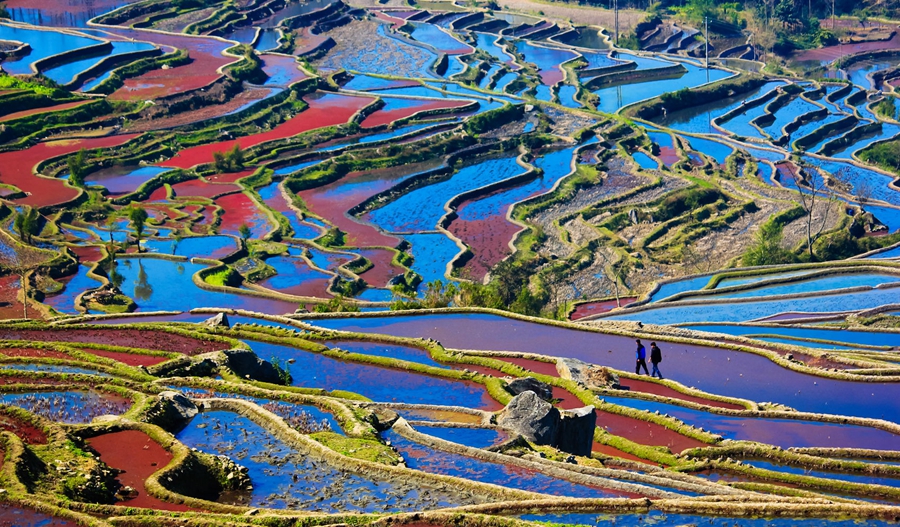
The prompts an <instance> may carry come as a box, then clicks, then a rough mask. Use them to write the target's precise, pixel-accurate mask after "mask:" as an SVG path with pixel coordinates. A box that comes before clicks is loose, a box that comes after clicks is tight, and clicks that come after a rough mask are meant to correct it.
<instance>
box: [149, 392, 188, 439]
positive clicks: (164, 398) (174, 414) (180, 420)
mask: <svg viewBox="0 0 900 527" xmlns="http://www.w3.org/2000/svg"><path fill="white" fill-rule="evenodd" d="M199 412H200V410H199V409H198V408H197V405H195V404H194V403H193V402H192V401H191V400H190V399H188V398H187V397H185V395H184V394H183V393H181V392H176V391H166V392H162V393H160V394H159V395H157V400H156V402H155V403H154V404H153V405H152V406H151V407H150V409H149V410H147V414H146V421H147V422H149V423H152V424H155V425H157V426H160V427H162V428H165V429H166V430H168V431H170V432H176V431H178V430H181V429H182V428H184V427H185V426H187V424H188V423H189V422H191V419H193V418H194V417H195V416H196V415H197V414H198V413H199Z"/></svg>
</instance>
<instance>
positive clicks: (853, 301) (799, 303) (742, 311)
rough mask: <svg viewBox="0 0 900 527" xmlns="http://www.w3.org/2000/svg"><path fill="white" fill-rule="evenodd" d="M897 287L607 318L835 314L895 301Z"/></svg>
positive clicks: (665, 320)
mask: <svg viewBox="0 0 900 527" xmlns="http://www.w3.org/2000/svg"><path fill="white" fill-rule="evenodd" d="M898 295H900V289H897V288H889V289H873V290H871V291H862V292H859V293H850V294H831V295H828V294H824V295H819V296H814V297H806V298H793V299H788V300H758V301H751V302H735V303H733V304H719V305H716V306H715V309H710V307H709V306H702V305H701V306H681V307H662V306H661V307H657V308H653V309H649V310H647V311H641V312H639V313H629V314H623V315H614V316H611V317H609V318H610V319H611V320H640V321H642V322H644V323H651V324H682V323H687V322H743V321H749V320H756V319H759V318H764V317H769V316H772V315H777V314H779V313H786V312H789V311H796V312H803V313H835V312H839V311H846V310H847V309H848V308H850V309H854V310H857V309H871V308H875V307H879V306H883V305H885V304H892V303H896V302H897V298H898Z"/></svg>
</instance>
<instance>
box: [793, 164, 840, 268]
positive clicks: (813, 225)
mask: <svg viewBox="0 0 900 527" xmlns="http://www.w3.org/2000/svg"><path fill="white" fill-rule="evenodd" d="M797 176H798V177H796V178H795V181H794V183H796V185H795V187H796V189H797V192H798V193H799V195H800V206H801V207H803V210H804V211H805V212H806V244H807V250H808V251H809V258H810V260H812V258H813V244H814V243H815V242H816V240H818V239H819V237H820V236H821V235H822V233H823V232H825V228H826V227H827V226H828V220H829V217H830V215H831V211H832V210H833V209H834V203H835V202H836V201H837V199H838V198H837V193H836V191H835V189H836V188H839V187H840V186H841V185H843V181H844V180H845V178H846V170H845V169H844V168H841V169H840V170H839V171H838V172H837V173H835V174H832V176H831V178H832V179H833V180H834V181H833V182H832V184H830V185H829V183H828V179H826V177H825V174H824V173H822V172H820V171H819V169H818V168H816V167H812V166H808V167H803V168H800V170H799V172H798V174H797Z"/></svg>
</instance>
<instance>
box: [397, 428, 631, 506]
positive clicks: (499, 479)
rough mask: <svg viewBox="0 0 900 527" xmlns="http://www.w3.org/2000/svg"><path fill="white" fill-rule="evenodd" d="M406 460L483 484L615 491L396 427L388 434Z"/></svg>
mask: <svg viewBox="0 0 900 527" xmlns="http://www.w3.org/2000/svg"><path fill="white" fill-rule="evenodd" d="M384 437H385V438H386V439H390V441H391V445H393V446H394V447H395V448H396V449H397V450H398V451H399V452H400V454H401V455H402V456H403V459H404V460H406V466H408V467H410V468H413V469H416V470H421V471H423V472H428V473H431V474H443V475H449V476H456V477H460V478H466V479H470V480H474V481H479V482H481V483H493V484H495V485H502V486H504V487H509V488H514V489H520V490H528V491H532V492H540V493H543V494H551V495H554V496H571V497H576V498H605V497H613V496H615V495H616V494H614V493H613V492H611V491H607V490H604V489H599V488H592V487H588V486H585V485H578V484H576V483H572V482H569V481H566V480H563V479H557V478H553V477H550V476H547V475H545V474H541V473H540V472H535V471H533V470H528V469H524V468H519V467H511V466H507V465H501V464H499V463H491V462H488V461H482V460H480V459H475V458H470V457H467V456H462V455H459V454H450V453H448V452H443V451H440V450H436V449H433V448H431V447H428V446H425V445H421V444H418V443H414V442H412V441H410V440H408V439H406V438H404V437H403V436H401V435H400V434H398V433H396V432H394V431H393V430H388V431H387V432H385V433H384Z"/></svg>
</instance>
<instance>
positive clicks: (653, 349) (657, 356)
mask: <svg viewBox="0 0 900 527" xmlns="http://www.w3.org/2000/svg"><path fill="white" fill-rule="evenodd" d="M660 362H662V350H660V349H659V346H657V345H656V343H655V342H651V343H650V364H652V365H653V373H651V374H650V376H651V377H656V376H659V378H660V379H662V378H663V376H662V373H659V363H660Z"/></svg>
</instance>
